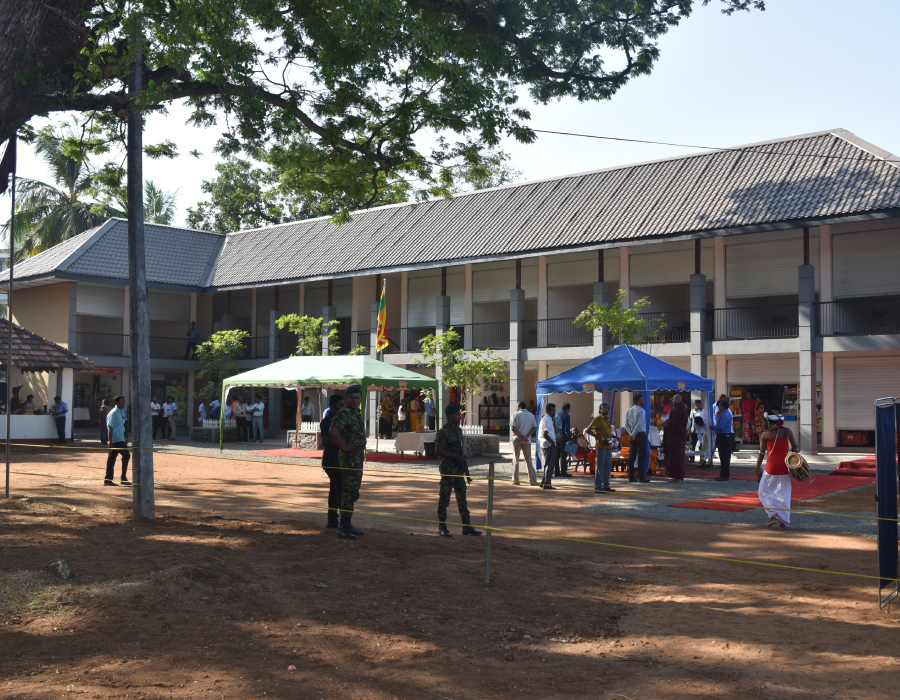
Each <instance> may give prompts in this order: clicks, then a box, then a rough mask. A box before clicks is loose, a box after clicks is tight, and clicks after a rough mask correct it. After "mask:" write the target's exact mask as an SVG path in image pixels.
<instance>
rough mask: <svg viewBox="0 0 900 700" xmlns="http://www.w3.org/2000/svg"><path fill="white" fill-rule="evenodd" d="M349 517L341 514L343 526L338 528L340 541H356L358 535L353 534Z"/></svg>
mask: <svg viewBox="0 0 900 700" xmlns="http://www.w3.org/2000/svg"><path fill="white" fill-rule="evenodd" d="M350 518H351V516H349V515H344V514H343V513H341V525H340V527H338V533H337V536H338V539H339V540H355V539H356V535H354V534H353V526H352V525H351V524H350Z"/></svg>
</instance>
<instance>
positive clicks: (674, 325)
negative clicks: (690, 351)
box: [638, 311, 691, 345]
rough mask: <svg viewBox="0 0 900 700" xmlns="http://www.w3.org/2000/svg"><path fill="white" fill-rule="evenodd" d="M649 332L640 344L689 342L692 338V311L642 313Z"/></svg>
mask: <svg viewBox="0 0 900 700" xmlns="http://www.w3.org/2000/svg"><path fill="white" fill-rule="evenodd" d="M640 317H641V319H642V320H643V321H645V322H646V323H647V334H646V335H645V336H644V337H643V338H642V339H641V340H640V341H639V343H638V345H644V344H647V343H687V342H689V341H690V339H691V312H690V311H654V312H652V313H646V314H640Z"/></svg>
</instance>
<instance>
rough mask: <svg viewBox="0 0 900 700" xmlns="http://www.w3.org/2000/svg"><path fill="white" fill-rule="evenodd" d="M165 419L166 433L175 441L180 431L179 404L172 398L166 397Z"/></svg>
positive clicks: (163, 409) (164, 405)
mask: <svg viewBox="0 0 900 700" xmlns="http://www.w3.org/2000/svg"><path fill="white" fill-rule="evenodd" d="M162 411H163V419H164V420H165V421H166V424H167V425H166V431H167V433H168V435H167V437H168V438H169V440H174V439H175V433H176V432H177V431H178V404H177V403H175V399H174V398H173V397H171V396H167V397H166V402H165V403H164V404H163V405H162Z"/></svg>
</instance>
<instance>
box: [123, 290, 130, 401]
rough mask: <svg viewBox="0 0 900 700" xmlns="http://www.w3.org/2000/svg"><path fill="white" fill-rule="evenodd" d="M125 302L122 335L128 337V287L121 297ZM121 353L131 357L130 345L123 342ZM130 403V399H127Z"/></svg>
mask: <svg viewBox="0 0 900 700" xmlns="http://www.w3.org/2000/svg"><path fill="white" fill-rule="evenodd" d="M122 296H123V298H124V300H125V308H124V309H123V310H122V335H129V334H130V332H129V330H128V329H129V328H131V300H130V297H131V294H130V290H129V288H128V287H125V294H123V295H122ZM122 351H123V352H124V353H125V357H131V343H130V342H128V341H125V342H124V343H122ZM122 389H123V391H122V396H124V395H125V391H124V389H125V384H122ZM129 403H130V399H129Z"/></svg>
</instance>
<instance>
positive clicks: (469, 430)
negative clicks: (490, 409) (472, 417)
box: [460, 425, 484, 435]
mask: <svg viewBox="0 0 900 700" xmlns="http://www.w3.org/2000/svg"><path fill="white" fill-rule="evenodd" d="M460 427H461V428H462V431H463V435H484V426H483V425H461V426H460Z"/></svg>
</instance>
